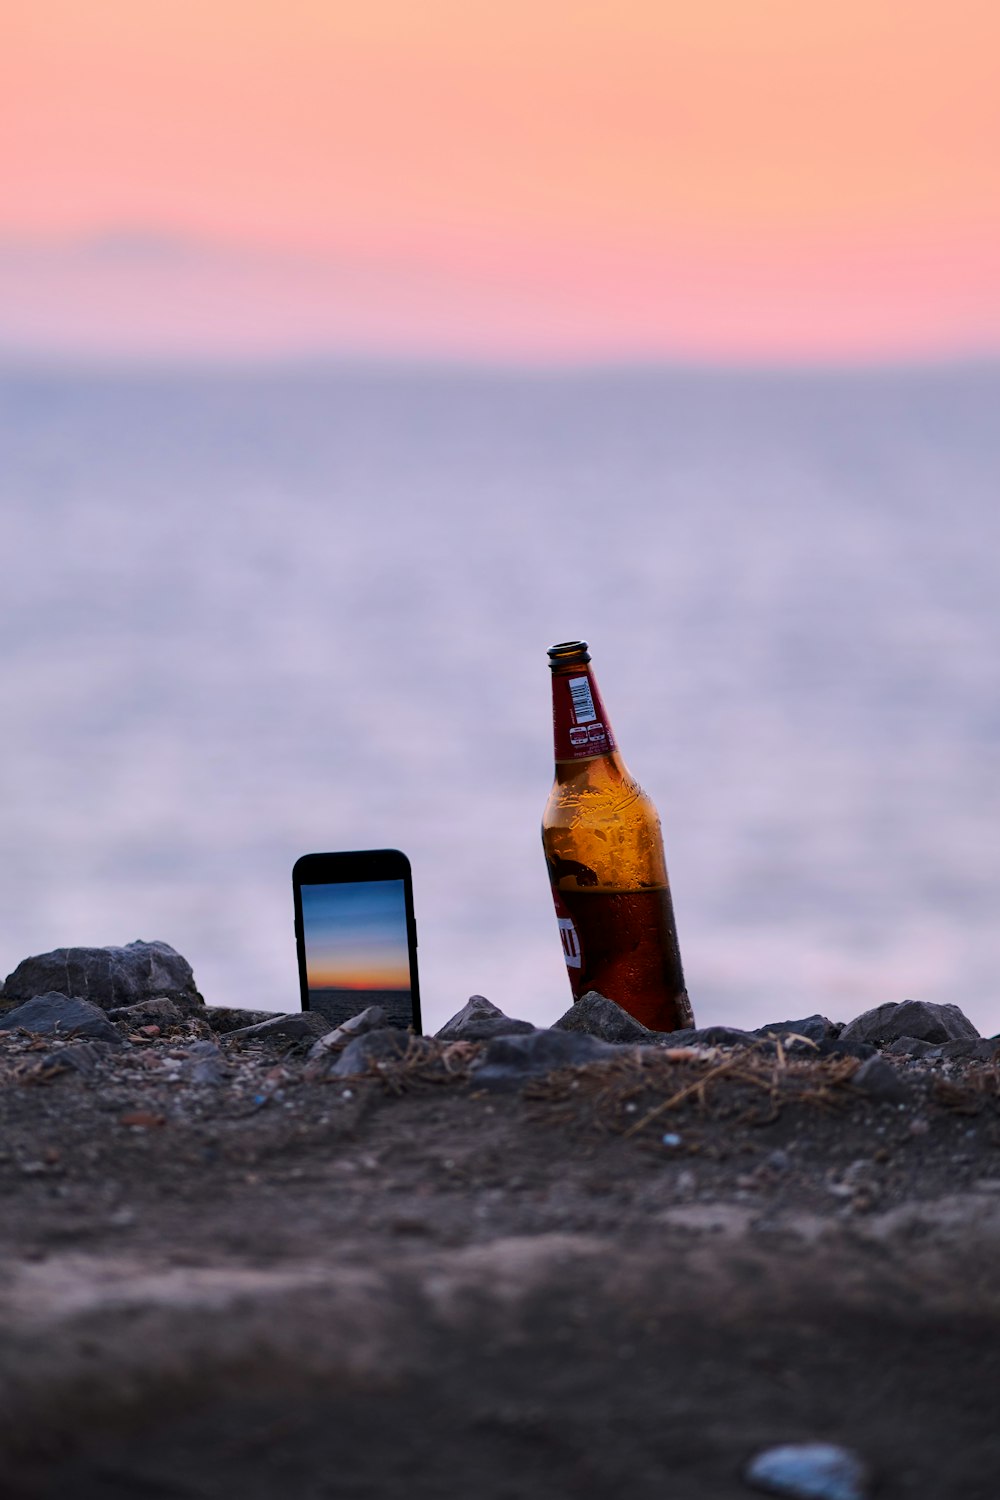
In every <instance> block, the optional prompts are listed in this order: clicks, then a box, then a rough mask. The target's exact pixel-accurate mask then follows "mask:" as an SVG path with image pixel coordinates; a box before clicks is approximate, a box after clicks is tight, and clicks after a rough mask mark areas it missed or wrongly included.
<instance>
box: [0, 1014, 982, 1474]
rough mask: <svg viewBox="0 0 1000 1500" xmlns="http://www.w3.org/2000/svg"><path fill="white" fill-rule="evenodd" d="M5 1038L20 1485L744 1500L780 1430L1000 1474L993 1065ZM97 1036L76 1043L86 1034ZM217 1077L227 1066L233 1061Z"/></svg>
mask: <svg viewBox="0 0 1000 1500" xmlns="http://www.w3.org/2000/svg"><path fill="white" fill-rule="evenodd" d="M206 1035H207V1031H206V1028H205V1026H204V1023H201V1022H188V1023H185V1025H184V1026H182V1027H177V1028H174V1029H173V1030H172V1031H169V1030H165V1031H163V1032H161V1033H156V1031H155V1028H152V1029H149V1028H147V1030H146V1031H144V1032H143V1031H137V1032H136V1033H135V1034H134V1035H133V1036H131V1037H130V1038H129V1039H128V1040H127V1041H126V1044H125V1045H124V1046H123V1047H121V1048H120V1049H117V1050H112V1049H107V1050H106V1051H104V1050H101V1049H97V1050H96V1051H95V1050H94V1049H90V1050H88V1051H86V1052H84V1053H82V1054H81V1053H79V1052H78V1054H77V1056H78V1061H77V1063H76V1064H75V1065H74V1066H66V1065H65V1059H61V1058H60V1051H61V1044H58V1043H56V1044H53V1043H52V1042H51V1041H45V1040H41V1039H38V1040H32V1039H31V1038H29V1037H27V1036H25V1035H23V1034H21V1035H17V1034H3V1035H2V1036H0V1117H2V1136H0V1267H2V1270H0V1331H2V1339H0V1436H2V1443H0V1494H2V1495H3V1496H5V1497H9V1500H41V1497H45V1500H48V1497H52V1500H54V1497H56V1496H59V1497H60V1500H66V1497H69V1500H131V1497H135V1500H146V1497H148V1500H156V1497H192V1500H215V1497H222V1496H227V1497H228V1496H239V1497H241V1500H258V1497H260V1500H265V1497H272V1496H281V1497H283V1500H285V1497H287V1500H313V1497H316V1500H319V1497H337V1500H368V1497H375V1496H379V1497H383V1496H389V1497H394V1496H397V1495H398V1496H400V1497H402V1496H406V1497H408V1500H411V1497H412V1500H423V1497H427V1500H431V1497H442V1496H449V1497H450V1496H453V1495H454V1496H462V1497H466V1496H469V1495H475V1496H476V1497H477V1500H515V1497H517V1500H536V1497H538V1500H541V1497H543V1496H544V1497H546V1500H561V1497H588V1500H589V1497H594V1500H605V1497H607V1500H620V1497H622V1496H625V1495H627V1496H629V1497H636V1500H647V1497H649V1500H654V1497H656V1500H664V1497H670V1500H687V1497H699V1500H702V1497H711V1500H728V1497H734V1500H735V1497H738V1496H746V1495H748V1493H749V1490H748V1488H747V1485H746V1482H745V1480H744V1479H743V1477H742V1471H743V1468H744V1466H745V1464H746V1462H747V1460H748V1459H749V1458H750V1457H751V1456H752V1455H753V1454H754V1453H755V1452H756V1451H758V1450H759V1449H761V1448H762V1447H765V1446H767V1445H769V1444H774V1443H785V1442H797V1441H809V1440H826V1441H832V1442H835V1443H842V1444H845V1445H847V1446H848V1447H850V1448H851V1449H853V1450H854V1451H855V1452H856V1453H858V1454H859V1455H860V1456H861V1457H862V1459H863V1460H864V1461H865V1463H866V1464H867V1465H868V1466H869V1468H870V1471H871V1474H872V1476H873V1477H872V1488H871V1492H872V1494H874V1495H877V1496H879V1497H884V1500H904V1497H912V1500H946V1497H951V1496H954V1497H962V1500H996V1496H997V1495H998V1494H1000V1422H998V1420H997V1395H998V1391H1000V1277H998V1271H997V1267H998V1250H1000V1087H998V1074H997V1069H996V1065H985V1064H958V1063H952V1064H948V1063H938V1064H936V1065H933V1066H932V1065H930V1064H926V1063H917V1062H913V1063H907V1062H906V1061H905V1060H898V1059H896V1060H894V1062H893V1065H894V1066H896V1067H898V1069H899V1071H900V1076H901V1077H903V1078H905V1079H906V1080H908V1081H909V1082H910V1084H911V1092H910V1097H909V1099H908V1101H907V1102H906V1103H904V1104H896V1103H876V1102H873V1101H872V1100H871V1099H869V1098H867V1097H865V1096H863V1095H862V1094H860V1093H859V1092H857V1091H856V1089H855V1087H854V1086H853V1085H852V1084H851V1075H852V1074H853V1072H854V1070H855V1069H856V1067H857V1063H856V1061H855V1060H854V1059H850V1058H827V1059H822V1060H818V1061H808V1060H806V1061H793V1060H790V1059H788V1058H786V1057H784V1056H774V1055H771V1056H765V1055H762V1054H758V1053H757V1052H755V1051H753V1050H752V1049H751V1050H750V1051H747V1049H735V1050H729V1049H712V1048H695V1049H681V1050H680V1051H678V1052H675V1053H670V1052H665V1053H664V1054H663V1055H662V1056H659V1057H655V1056H651V1055H650V1053H649V1052H648V1050H647V1051H645V1052H643V1053H640V1052H639V1051H637V1050H636V1049H628V1048H622V1049H621V1050H620V1055H619V1056H616V1057H615V1058H614V1059H612V1060H611V1061H606V1062H600V1063H594V1064H591V1065H589V1066H587V1067H584V1068H576V1069H568V1070H564V1071H563V1072H561V1073H558V1074H554V1075H550V1076H549V1077H548V1078H545V1079H542V1080H535V1081H533V1082H528V1083H527V1084H526V1085H525V1086H524V1087H523V1088H522V1089H521V1090H519V1091H514V1092H509V1093H486V1092H482V1091H477V1089H476V1087H475V1080H474V1076H473V1075H471V1074H470V1066H471V1063H472V1062H473V1061H474V1059H475V1055H476V1047H475V1046H474V1045H473V1044H469V1043H459V1044H454V1045H452V1046H451V1047H445V1046H443V1045H439V1046H437V1048H436V1050H435V1053H434V1056H433V1057H432V1058H431V1059H430V1060H429V1061H428V1060H427V1059H424V1060H423V1061H422V1062H421V1063H419V1064H417V1065H407V1064H405V1063H404V1064H400V1065H392V1066H390V1065H385V1066H384V1067H383V1069H382V1071H381V1072H378V1071H374V1070H373V1072H372V1073H371V1075H370V1076H368V1077H366V1078H362V1079H357V1078H352V1079H344V1078H337V1077H317V1076H314V1075H315V1069H312V1070H310V1068H309V1067H308V1065H307V1063H306V1061H305V1051H306V1044H301V1045H293V1046H291V1047H290V1048H288V1047H286V1048H285V1050H284V1052H282V1046H281V1044H278V1045H275V1044H265V1043H261V1042H252V1043H247V1042H244V1041H241V1040H240V1039H238V1038H235V1039H234V1038H231V1037H229V1038H227V1037H225V1036H222V1037H217V1038H216V1039H215V1040H216V1041H217V1042H218V1045H219V1047H220V1048H221V1051H222V1052H223V1054H224V1064H225V1070H223V1069H221V1068H219V1069H217V1072H218V1076H217V1077H215V1078H214V1079H211V1078H209V1079H208V1080H207V1081H196V1075H197V1077H204V1076H205V1070H204V1066H203V1068H202V1072H201V1073H200V1074H199V1073H198V1065H197V1055H196V1054H195V1053H192V1051H191V1046H192V1043H193V1042H195V1041H196V1040H197V1039H198V1037H201V1038H202V1039H203V1040H204V1038H205V1036H206ZM68 1045H69V1046H70V1047H73V1046H75V1047H76V1048H78V1049H79V1047H80V1045H81V1044H79V1043H75V1044H73V1043H71V1044H68ZM211 1071H212V1070H211V1068H209V1069H208V1073H211Z"/></svg>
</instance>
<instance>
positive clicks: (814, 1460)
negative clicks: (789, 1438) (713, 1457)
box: [744, 1443, 871, 1500]
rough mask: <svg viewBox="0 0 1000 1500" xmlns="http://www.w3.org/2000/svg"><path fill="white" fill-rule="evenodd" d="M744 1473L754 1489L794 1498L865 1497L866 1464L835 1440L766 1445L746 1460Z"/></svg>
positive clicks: (831, 1499) (856, 1499)
mask: <svg viewBox="0 0 1000 1500" xmlns="http://www.w3.org/2000/svg"><path fill="white" fill-rule="evenodd" d="M744 1477H745V1479H746V1481H747V1483H748V1484H751V1485H753V1487H754V1488H755V1489H758V1490H766V1491H767V1493H768V1494H769V1495H789V1496H792V1497H794V1500H866V1496H867V1495H868V1494H869V1486H870V1483H871V1480H870V1475H869V1472H868V1467H867V1465H866V1464H865V1463H864V1462H863V1461H862V1460H861V1459H860V1458H859V1457H858V1455H857V1454H856V1453H852V1452H851V1450H850V1448H841V1447H838V1446H837V1445H835V1444H833V1443H787V1444H785V1445H783V1446H782V1447H780V1448H765V1449H764V1450H763V1452H761V1453H758V1454H757V1455H756V1457H755V1458H753V1459H751V1461H750V1462H749V1463H748V1464H747V1466H746V1469H745V1471H744Z"/></svg>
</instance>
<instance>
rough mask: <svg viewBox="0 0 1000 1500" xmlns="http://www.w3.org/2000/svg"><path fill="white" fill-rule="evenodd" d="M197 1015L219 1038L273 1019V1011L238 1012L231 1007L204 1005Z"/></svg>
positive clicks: (238, 1010)
mask: <svg viewBox="0 0 1000 1500" xmlns="http://www.w3.org/2000/svg"><path fill="white" fill-rule="evenodd" d="M198 1014H199V1015H200V1016H201V1019H202V1020H203V1021H207V1022H208V1024H209V1026H210V1027H211V1028H212V1030H213V1031H214V1032H216V1033H217V1034H219V1035H221V1036H225V1035H228V1033H229V1032H230V1031H242V1030H243V1029H244V1027H246V1026H256V1025H257V1023H258V1021H271V1020H273V1019H274V1011H273V1010H240V1009H239V1008H238V1007H236V1006H232V1005H206V1006H204V1007H201V1008H199V1012H198Z"/></svg>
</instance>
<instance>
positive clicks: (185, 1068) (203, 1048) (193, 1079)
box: [181, 1041, 233, 1084]
mask: <svg viewBox="0 0 1000 1500" xmlns="http://www.w3.org/2000/svg"><path fill="white" fill-rule="evenodd" d="M232 1073H233V1069H232V1068H231V1067H230V1066H229V1064H228V1063H227V1062H226V1059H225V1057H224V1056H223V1054H222V1052H221V1051H220V1049H219V1048H218V1047H217V1046H216V1044H215V1042H208V1041H202V1042H192V1043H191V1046H190V1047H189V1048H188V1049H187V1055H186V1057H185V1058H184V1061H183V1063H182V1065H181V1075H182V1077H184V1078H185V1079H186V1080H187V1082H188V1083H209V1084H220V1083H224V1082H225V1080H226V1079H227V1078H230V1077H231V1076H232Z"/></svg>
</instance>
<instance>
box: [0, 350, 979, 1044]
mask: <svg viewBox="0 0 1000 1500" xmlns="http://www.w3.org/2000/svg"><path fill="white" fill-rule="evenodd" d="M998 414H1000V368H998V367H996V366H988V365H987V366H979V367H955V368H939V369H932V368H931V369H914V370H884V371H869V372H862V373H857V372H856V373H852V372H825V373H824V372H811V373H792V372H786V373H780V374H777V373H770V374H761V373H757V374H754V373H749V372H746V373H738V372H728V373H727V372H724V371H691V370H688V371H685V370H670V369H665V370H654V369H650V370H632V371H629V370H603V371H600V370H598V371H586V372H579V373H565V372H562V373H533V374H532V373H517V372H510V371H507V372H504V371H488V370H480V371H471V370H460V369H453V370H440V369H438V370H434V369H419V368H399V369H392V368H384V369H379V368H363V367H356V368H351V367H347V366H345V367H326V368H323V367H314V368H299V369H262V370H250V369H247V370H215V371H210V370H203V371H200V372H199V371H187V372H185V371H179V370H175V371H160V372H156V371H148V370H147V371H145V372H143V371H134V372H123V371H117V372H115V371H108V370H104V371H101V370H96V369H95V370H86V369H75V370H62V371H59V370H51V369H50V370H45V369H34V370H29V369H26V368H21V369H18V368H7V369H6V370H5V371H4V372H3V373H2V374H0V502H2V555H0V561H2V581H0V617H2V639H3V652H2V662H0V671H2V682H3V695H2V703H3V728H2V734H0V772H2V808H3V813H2V818H0V837H2V848H3V858H2V860H0V972H2V973H6V972H9V970H10V969H12V968H13V967H14V965H15V964H16V963H17V962H18V961H19V960H20V959H22V958H23V957H25V956H27V955H28V954H29V953H37V952H41V951H44V950H46V949H49V948H53V947H57V946H62V945H67V944H104V943H123V942H128V941H131V940H132V939H134V938H140V937H141V938H161V939H163V940H165V941H167V942H170V943H172V944H173V945H174V946H175V947H176V948H178V949H180V951H182V952H183V953H184V954H186V955H187V957H188V958H189V959H190V960H191V962H192V964H193V965H194V969H195V975H196V978H197V980H198V982H199V984H200V987H201V988H202V990H203V992H204V994H205V995H206V998H207V999H208V1000H209V1001H211V1002H214V1003H217V1004H234V1005H247V1006H255V1007H263V1008H273V1009H277V1010H280V1009H287V1008H294V1007H295V1006H296V1005H297V985H296V978H295V951H294V942H293V934H292V902H291V867H292V863H293V861H294V860H295V858H296V857H297V856H298V855H299V854H302V853H304V852H307V851H311V850H324V849H350V848H365V847H380V846H385V845H388V846H395V847H399V848H402V849H404V850H406V851H407V853H408V854H409V855H410V857H411V860H412V862H413V867H414V878H415V899H416V910H417V921H418V926H419V932H420V963H421V979H422V991H423V1002H424V1015H425V1023H426V1025H427V1027H428V1028H429V1029H432V1028H434V1027H436V1026H437V1025H439V1024H441V1022H443V1021H444V1020H445V1019H446V1018H447V1016H448V1015H450V1014H451V1013H452V1012H453V1011H454V1010H456V1009H457V1008H458V1007H459V1006H460V1005H462V1004H463V1003H464V1001H465V1000H466V999H467V997H468V996H469V995H470V994H472V993H477V992H478V993H481V994H485V995H487V996H489V997H490V998H491V999H492V1000H494V1001H495V1002H497V1003H498V1004H500V1005H502V1006H503V1007H504V1008H505V1009H506V1010H508V1011H509V1012H511V1013H513V1014H516V1015H520V1016H524V1017H527V1018H528V1019H532V1020H536V1021H543V1022H544V1021H550V1020H553V1019H555V1018H556V1017H557V1016H558V1015H559V1014H561V1012H562V1011H563V1010H564V1009H565V1007H566V1005H567V1004H568V1002H569V998H570V992H569V987H568V984H567V981H566V976H565V971H564V969H563V966H562V960H561V956H560V945H559V942H558V935H557V931H556V926H555V921H554V918H553V914H552V910H551V904H550V898H549V892H548V888H547V883H546V876H545V868H544V864H543V861H542V855H541V847H540V841H539V834H538V825H539V818H540V814H541V809H542V806H543V803H544V800H545V797H546V795H547V792H548V788H549V785H550V782H551V775H552V767H551V725H550V700H549V681H548V671H547V665H546V656H545V650H546V647H547V646H549V645H551V644H552V643H553V642H554V641H559V640H565V639H568V638H575V637H583V638H585V639H587V640H588V641H589V642H590V644H591V650H592V654H593V658H594V665H595V669H596V671H597V674H598V677H599V680H600V683H601V687H602V690H603V694H604V697H605V700H606V703H607V706H608V709H609V713H610V715H611V718H612V722H613V723H614V726H615V729H616V732H617V736H618V740H619V743H620V745H621V747H622V749H623V752H624V754H625V757H626V759H627V761H628V763H629V765H630V767H631V769H632V770H633V771H634V772H635V774H636V775H637V776H638V778H639V780H640V781H641V782H642V783H643V785H644V786H645V787H646V789H647V791H649V792H650V794H651V795H652V796H653V798H654V800H655V801H656V803H657V805H658V807H659V809H660V812H661V815H662V819H663V824H664V832H665V840H666V848H667V858H668V863H669V865H670V869H671V876H672V881H673V887H674V901H675V908H676V912H677V920H678V929H679V933H680V939H681V947H682V951H683V955H684V960H685V967H686V970H687V976H688V982H689V988H690V991H691V995H692V998H693V1000H694V1004H695V1009H696V1013H697V1016H698V1019H699V1020H700V1021H701V1022H704V1023H707V1022H712V1021H725V1022H729V1023H735V1024H745V1025H753V1024H759V1023H761V1022H764V1021H766V1020H770V1019H779V1018H781V1017H784V1016H789V1015H803V1014H807V1013H809V1012H811V1011H815V1010H819V1011H823V1012H825V1013H826V1014H828V1015H830V1016H832V1017H835V1018H841V1019H844V1018H846V1017H848V1016H850V1015H852V1014H855V1013H856V1012H857V1011H859V1010H861V1009H862V1008H864V1007H866V1006H869V1005H873V1004H876V1003H879V1002H881V1001H883V1000H900V999H903V998H906V997H914V998H920V999H928V1000H936V1001H943V1000H947V1001H954V1002H956V1003H957V1004H959V1005H961V1006H962V1007H963V1008H964V1009H965V1010H966V1012H967V1013H968V1014H969V1015H970V1016H971V1017H972V1018H973V1019H974V1020H975V1021H976V1022H977V1024H978V1025H979V1026H980V1028H981V1029H982V1030H983V1031H984V1032H986V1033H991V1032H995V1031H997V1030H998V1029H1000V921H998V919H997V913H998V909H1000V836H998V824H1000V776H998V746H1000V694H998V685H1000V683H998V678H1000V590H998V584H997V559H998V555H1000V547H998V544H1000V535H998V532H1000V504H998V500H1000V417H998Z"/></svg>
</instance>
